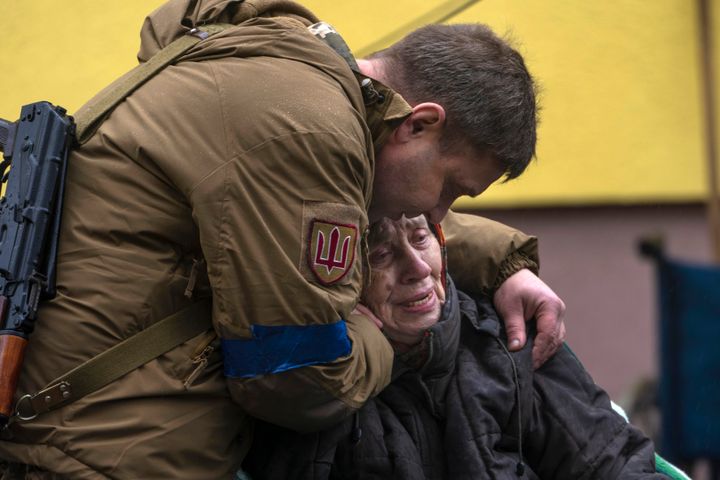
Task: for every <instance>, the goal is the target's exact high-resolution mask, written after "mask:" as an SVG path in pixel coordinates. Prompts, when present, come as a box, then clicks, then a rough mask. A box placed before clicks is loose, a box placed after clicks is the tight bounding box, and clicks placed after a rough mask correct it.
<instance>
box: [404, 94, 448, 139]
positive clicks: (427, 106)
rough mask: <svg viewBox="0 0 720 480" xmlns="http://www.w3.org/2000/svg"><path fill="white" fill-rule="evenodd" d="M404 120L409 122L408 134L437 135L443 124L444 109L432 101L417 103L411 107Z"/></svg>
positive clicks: (416, 135) (440, 131)
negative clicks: (410, 111)
mask: <svg viewBox="0 0 720 480" xmlns="http://www.w3.org/2000/svg"><path fill="white" fill-rule="evenodd" d="M406 122H409V125H408V127H409V133H410V135H413V136H415V137H418V136H423V135H437V136H439V135H440V134H441V133H442V129H443V127H444V126H445V109H444V108H443V107H442V105H440V104H437V103H433V102H425V103H419V104H417V105H415V106H414V107H413V111H412V113H411V114H410V116H409V117H408V118H407V120H406Z"/></svg>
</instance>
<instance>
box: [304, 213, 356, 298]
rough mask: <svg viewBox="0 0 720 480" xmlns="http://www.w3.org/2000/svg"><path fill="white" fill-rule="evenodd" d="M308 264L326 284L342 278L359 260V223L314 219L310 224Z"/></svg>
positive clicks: (319, 279)
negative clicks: (357, 244) (357, 224)
mask: <svg viewBox="0 0 720 480" xmlns="http://www.w3.org/2000/svg"><path fill="white" fill-rule="evenodd" d="M310 228H311V230H310V248H309V249H308V264H309V266H310V270H312V272H313V274H315V277H316V278H317V279H318V281H320V283H322V284H323V285H330V284H332V283H335V282H337V281H339V280H341V279H342V278H343V277H344V276H345V275H347V273H348V272H349V271H350V268H351V267H352V265H353V261H354V260H355V242H356V241H357V228H356V227H355V225H342V224H337V223H332V222H326V221H323V220H313V222H312V226H311V227H310Z"/></svg>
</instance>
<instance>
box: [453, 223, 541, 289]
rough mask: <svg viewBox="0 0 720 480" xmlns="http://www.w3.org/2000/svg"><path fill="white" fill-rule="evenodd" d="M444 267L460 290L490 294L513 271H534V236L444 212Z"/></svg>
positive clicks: (535, 248)
mask: <svg viewBox="0 0 720 480" xmlns="http://www.w3.org/2000/svg"><path fill="white" fill-rule="evenodd" d="M441 225H442V228H443V232H444V234H445V239H446V241H447V246H448V248H447V258H448V269H449V271H450V273H451V274H452V276H453V279H454V280H455V283H456V284H457V286H458V288H459V289H460V290H463V291H466V292H470V293H475V294H481V295H486V296H492V293H493V292H494V291H495V290H496V289H497V287H499V286H500V284H501V283H502V282H503V281H504V280H505V279H506V278H507V277H509V276H510V275H512V274H513V273H515V272H517V271H519V270H521V269H523V268H529V269H530V270H532V271H533V272H534V273H536V274H537V273H538V268H539V258H538V251H537V239H536V238H535V237H532V236H529V235H525V234H524V233H522V232H520V231H518V230H515V229H513V228H510V227H507V226H505V225H503V224H501V223H498V222H495V221H493V220H488V219H486V218H483V217H479V216H476V215H469V214H462V213H456V212H452V211H450V212H448V214H447V216H446V217H445V219H444V220H443V222H442V224H441Z"/></svg>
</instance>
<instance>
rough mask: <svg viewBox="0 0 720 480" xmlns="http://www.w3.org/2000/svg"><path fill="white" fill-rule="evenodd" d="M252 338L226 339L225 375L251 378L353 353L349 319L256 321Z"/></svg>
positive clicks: (224, 353) (224, 351) (223, 349)
mask: <svg viewBox="0 0 720 480" xmlns="http://www.w3.org/2000/svg"><path fill="white" fill-rule="evenodd" d="M251 331H252V338H250V339H223V340H222V352H223V361H224V364H225V376H226V377H231V378H249V377H255V376H258V375H264V374H267V373H278V372H284V371H287V370H292V369H293V368H299V367H305V366H307V365H317V364H320V363H330V362H332V361H334V360H337V359H338V358H340V357H344V356H346V355H349V354H350V351H351V350H352V345H351V343H350V339H349V338H348V336H347V326H346V325H345V320H342V319H341V320H339V321H337V322H335V323H330V324H326V325H305V326H300V325H288V326H265V325H252V326H251Z"/></svg>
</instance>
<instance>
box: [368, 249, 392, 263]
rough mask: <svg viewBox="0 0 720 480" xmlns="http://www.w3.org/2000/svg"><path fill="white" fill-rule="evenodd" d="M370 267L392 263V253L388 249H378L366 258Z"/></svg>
mask: <svg viewBox="0 0 720 480" xmlns="http://www.w3.org/2000/svg"><path fill="white" fill-rule="evenodd" d="M368 258H369V260H370V266H371V267H381V266H384V265H387V264H388V263H390V262H391V261H392V251H391V250H390V249H389V248H378V249H375V250H373V251H371V252H370V255H369V256H368Z"/></svg>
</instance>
